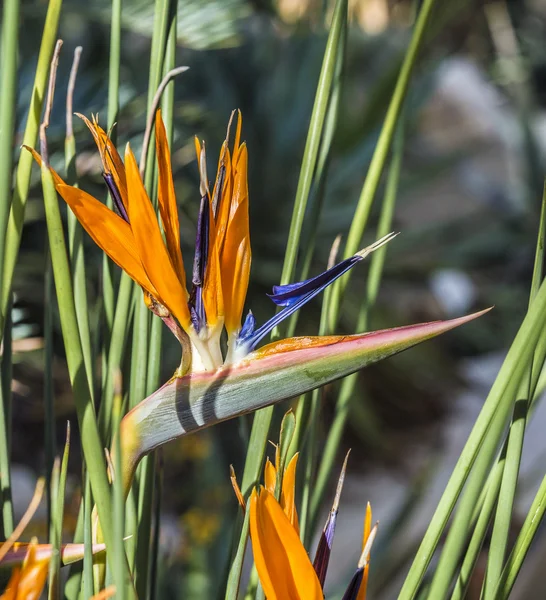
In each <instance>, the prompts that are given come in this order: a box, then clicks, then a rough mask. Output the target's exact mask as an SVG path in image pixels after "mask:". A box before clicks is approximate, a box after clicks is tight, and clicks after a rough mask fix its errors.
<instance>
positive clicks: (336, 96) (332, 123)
mask: <svg viewBox="0 0 546 600" xmlns="http://www.w3.org/2000/svg"><path fill="white" fill-rule="evenodd" d="M339 44H340V48H341V49H340V51H339V53H338V55H337V63H336V69H335V72H334V81H333V83H332V91H331V94H330V99H329V102H328V109H327V111H326V117H325V120H324V132H323V135H322V139H321V142H320V150H319V155H318V159H317V165H316V168H315V174H314V183H313V188H314V189H315V190H316V192H315V193H314V200H313V202H312V205H311V207H310V209H309V216H308V218H307V227H306V233H307V235H304V236H303V237H304V239H305V242H304V243H303V244H302V248H304V257H303V261H302V268H301V272H300V275H299V277H298V281H304V280H305V279H307V278H308V276H309V269H310V267H311V261H312V259H313V254H314V253H315V246H316V241H317V232H318V227H319V223H320V217H321V214H322V206H323V204H324V197H325V191H326V181H327V177H328V171H329V166H330V151H331V149H332V142H333V140H334V135H335V132H336V128H337V122H338V116H339V106H340V101H341V93H342V85H343V77H344V72H345V60H346V53H347V23H346V22H344V23H343V24H342V30H341V35H340V41H339ZM299 315H300V311H296V312H295V313H294V314H293V315H292V317H291V318H290V320H289V321H288V326H287V331H286V337H292V336H293V335H294V333H295V331H296V325H297V323H298V318H299ZM299 406H300V403H298V407H299ZM302 406H303V404H302ZM297 426H298V427H299V425H298V424H297ZM297 444H298V436H297V435H296V437H295V440H294V444H293V445H295V447H299V445H297Z"/></svg>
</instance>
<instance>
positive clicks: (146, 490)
mask: <svg viewBox="0 0 546 600" xmlns="http://www.w3.org/2000/svg"><path fill="white" fill-rule="evenodd" d="M172 8H173V7H172V5H171V2H170V0H156V2H155V13H154V31H153V35H152V46H151V56H150V74H149V83H148V113H149V112H150V111H151V110H152V109H153V100H154V96H155V94H156V90H157V89H158V87H159V85H160V83H161V78H162V73H163V70H164V67H165V66H166V65H168V63H169V62H170V61H172V60H173V57H174V55H175V51H176V30H175V29H174V30H173V27H172V22H171V23H169V18H170V17H171V13H172ZM174 27H176V23H175V25H174ZM169 32H170V33H171V37H170V46H169V55H168V56H167V34H168V33H169ZM173 36H174V37H173ZM168 87H169V86H168ZM171 87H172V86H171ZM167 102H168V100H167ZM171 102H172V96H171ZM169 112H170V114H171V116H172V107H171V108H170V111H169ZM168 127H169V129H172V123H169V125H168ZM142 152H143V154H145V155H146V170H145V173H144V181H145V185H146V189H147V190H148V194H149V196H150V198H152V201H153V202H154V205H155V204H156V199H155V196H156V195H155V194H153V193H152V192H153V191H154V188H155V186H156V181H155V180H156V178H155V172H156V169H155V160H154V159H155V145H154V144H150V146H149V147H148V148H143V149H142ZM137 294H138V295H139V296H140V295H141V292H140V290H138V292H137ZM137 302H138V303H137V305H136V308H135V310H136V318H135V332H134V334H133V335H134V338H133V339H134V344H133V356H132V359H133V360H132V363H131V394H130V398H131V405H133V403H134V404H136V403H138V402H140V401H141V400H142V399H143V398H145V397H146V396H147V395H149V394H151V393H152V392H153V391H154V390H155V389H156V388H157V387H158V385H159V372H160V364H161V357H160V353H161V334H162V327H163V324H162V323H161V321H160V320H159V319H153V320H152V321H150V312H149V311H148V308H147V307H146V305H145V304H144V302H143V301H142V298H139V299H138V300H137ZM139 374H140V375H141V376H139ZM154 464H155V456H154V455H151V456H147V457H146V458H145V459H144V460H143V462H142V465H141V466H140V478H139V495H138V536H137V547H136V563H135V579H136V588H137V594H138V597H139V598H143V599H144V598H147V597H148V594H149V589H148V583H149V574H150V569H149V567H150V543H151V527H152V510H153V501H154V493H153V492H154V489H153V487H154V486H153V484H154V480H155V472H154Z"/></svg>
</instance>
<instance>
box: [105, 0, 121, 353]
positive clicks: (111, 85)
mask: <svg viewBox="0 0 546 600" xmlns="http://www.w3.org/2000/svg"><path fill="white" fill-rule="evenodd" d="M121 7H122V0H112V13H111V26H110V52H109V61H108V109H107V111H108V112H107V124H108V131H111V136H112V141H113V142H114V143H115V142H116V139H117V131H116V129H115V127H114V125H115V123H116V121H117V119H118V114H119V71H120V59H121ZM106 203H107V205H108V207H109V208H112V199H111V198H110V195H108V196H107V199H106ZM114 296H115V285H114V279H113V274H112V265H111V263H110V261H109V259H108V257H107V256H106V255H103V257H102V299H103V305H102V310H103V312H104V319H105V343H106V345H108V344H109V343H110V340H111V336H112V327H113V321H114V313H115V310H116V300H115V298H114Z"/></svg>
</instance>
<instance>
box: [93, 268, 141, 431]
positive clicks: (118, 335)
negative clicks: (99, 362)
mask: <svg viewBox="0 0 546 600" xmlns="http://www.w3.org/2000/svg"><path fill="white" fill-rule="evenodd" d="M133 288H134V286H133V280H132V279H131V278H130V277H129V275H127V273H125V272H123V273H122V274H121V279H120V283H119V289H118V295H117V301H116V311H115V315H114V324H113V327H112V335H111V336H110V347H109V350H108V359H107V361H106V364H107V367H106V374H105V377H104V378H103V379H104V383H103V386H102V394H101V398H102V401H101V405H100V407H99V417H98V419H99V429H100V432H101V436H102V439H104V440H110V439H111V433H112V432H111V429H112V424H111V420H112V414H113V412H112V411H113V399H114V373H115V372H116V371H117V369H120V368H121V363H122V361H123V355H124V352H125V348H126V345H127V331H128V330H129V326H130V324H131V318H132V307H133V302H132V299H133Z"/></svg>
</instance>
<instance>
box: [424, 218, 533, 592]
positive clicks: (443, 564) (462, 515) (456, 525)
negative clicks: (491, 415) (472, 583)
mask: <svg viewBox="0 0 546 600" xmlns="http://www.w3.org/2000/svg"><path fill="white" fill-rule="evenodd" d="M543 217H544V206H543V210H542V214H541V222H540V226H539V233H538V241H537V252H536V256H535V265H534V270H533V280H532V283H531V292H530V298H529V306H531V305H532V303H533V300H534V298H535V297H536V293H537V290H538V287H539V285H540V283H541V281H542V278H543V276H542V264H543V248H544V223H543V221H542V218H543ZM532 361H533V357H531V358H530V359H529V365H528V373H527V374H526V375H525V376H524V377H522V380H521V384H520V386H519V389H517V390H515V391H514V392H513V393H514V395H513V397H512V398H509V399H507V400H506V401H507V402H509V403H510V405H511V406H512V407H513V417H512V424H511V426H510V430H509V434H508V438H507V441H506V442H505V448H504V450H503V453H502V459H503V460H502V462H503V464H504V469H503V475H502V480H501V487H500V491H499V497H498V498H499V500H498V506H497V513H496V516H495V521H494V528H493V537H492V540H491V548H490V553H489V560H488V571H487V573H486V579H485V582H484V585H485V588H484V590H485V593H486V594H487V590H488V589H489V594H492V593H493V590H494V589H495V586H496V584H497V582H498V580H499V576H500V573H501V570H502V564H503V562H504V556H505V552H506V544H507V543H508V531H509V526H510V520H511V514H512V507H513V502H514V497H515V491H516V486H517V478H518V473H519V464H520V459H521V451H522V447H523V435H524V431H525V425H526V422H527V410H528V405H529V398H530V385H531V374H532V372H531V364H532ZM505 426H506V423H505V422H504V420H503V419H502V418H499V417H496V418H495V419H494V422H493V424H492V426H491V429H490V431H489V433H488V434H487V437H486V438H485V441H484V444H483V447H482V448H481V450H480V453H479V456H478V458H477V460H476V462H475V464H474V467H473V469H472V473H471V475H470V478H469V481H468V484H467V486H466V489H465V492H464V495H463V497H462V499H461V502H460V505H459V507H458V508H457V513H456V515H455V518H454V519H453V523H452V525H451V527H450V531H449V534H448V536H447V539H446V542H445V545H444V548H443V550H442V554H441V556H440V561H439V563H438V566H437V568H436V572H435V574H434V578H433V580H432V584H431V587H430V592H429V598H431V599H435V598H443V597H445V595H446V594H447V593H448V589H449V586H450V584H451V580H452V577H453V574H454V572H455V570H456V569H457V567H458V564H459V560H460V556H461V554H462V552H463V550H464V544H465V540H466V539H467V537H468V533H469V528H468V523H469V520H470V517H471V515H472V513H473V512H474V511H475V507H476V503H477V501H478V498H479V497H480V494H481V492H482V490H483V488H484V485H485V484H486V478H487V473H488V472H489V469H490V465H491V463H492V461H493V459H494V456H495V453H496V451H497V447H498V444H499V440H500V439H501V437H502V435H503V433H504V431H505ZM484 519H485V516H484ZM495 531H496V533H495ZM490 565H491V566H492V568H493V573H492V574H489V566H490ZM492 576H494V579H493V578H491V577H492ZM490 597H491V596H489V595H486V596H485V598H486V599H487V598H490Z"/></svg>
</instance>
